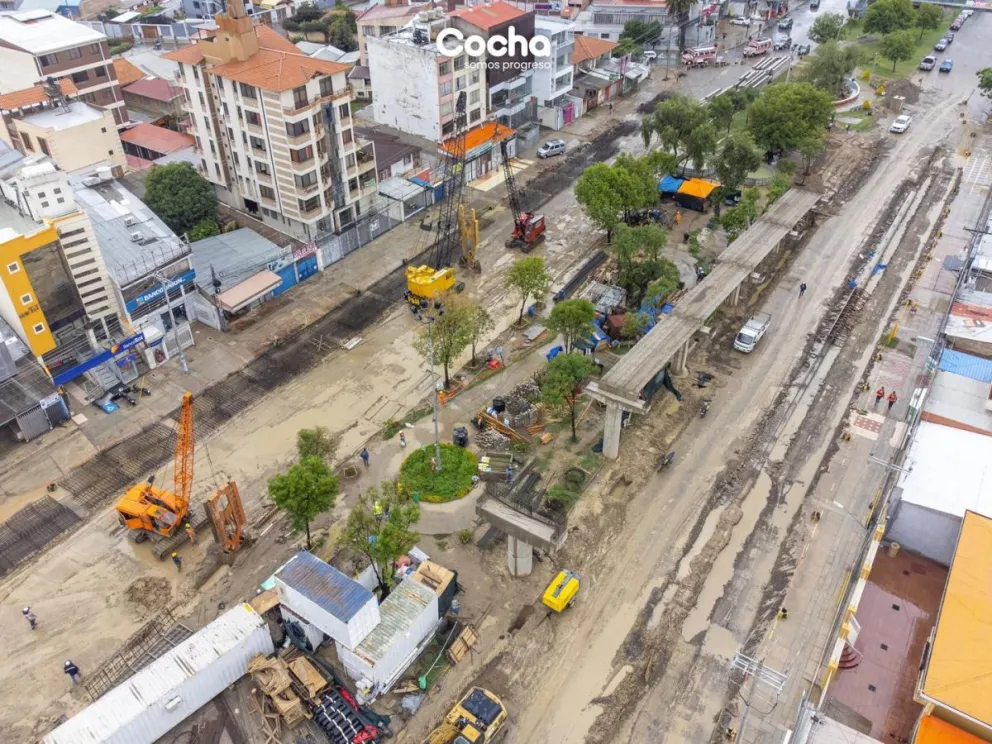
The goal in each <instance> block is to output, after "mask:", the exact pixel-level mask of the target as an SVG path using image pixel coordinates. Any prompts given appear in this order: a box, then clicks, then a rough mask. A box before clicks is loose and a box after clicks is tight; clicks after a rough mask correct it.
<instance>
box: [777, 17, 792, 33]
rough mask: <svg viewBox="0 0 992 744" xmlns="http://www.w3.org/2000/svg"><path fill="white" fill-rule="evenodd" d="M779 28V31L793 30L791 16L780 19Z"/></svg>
mask: <svg viewBox="0 0 992 744" xmlns="http://www.w3.org/2000/svg"><path fill="white" fill-rule="evenodd" d="M778 30H779V31H791V30H792V19H791V18H783V19H782V20H781V21H779V22H778Z"/></svg>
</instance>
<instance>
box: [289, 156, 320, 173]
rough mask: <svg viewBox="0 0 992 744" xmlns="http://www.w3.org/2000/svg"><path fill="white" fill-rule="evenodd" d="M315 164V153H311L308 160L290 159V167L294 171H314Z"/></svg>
mask: <svg viewBox="0 0 992 744" xmlns="http://www.w3.org/2000/svg"><path fill="white" fill-rule="evenodd" d="M313 166H314V161H313V155H311V156H310V157H309V158H307V159H306V160H302V161H300V160H293V159H292V158H290V159H289V167H290V168H292V169H293V170H294V171H300V172H302V173H306V172H307V171H312V170H313Z"/></svg>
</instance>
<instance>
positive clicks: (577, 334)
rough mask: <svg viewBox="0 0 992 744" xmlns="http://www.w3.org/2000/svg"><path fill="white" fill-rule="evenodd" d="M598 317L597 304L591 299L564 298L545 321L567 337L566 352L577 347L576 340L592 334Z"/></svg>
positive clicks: (556, 333)
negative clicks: (593, 324) (593, 325)
mask: <svg viewBox="0 0 992 744" xmlns="http://www.w3.org/2000/svg"><path fill="white" fill-rule="evenodd" d="M595 319H596V306H595V305H593V304H592V303H591V302H590V301H589V300H583V299H577V298H576V299H571V300H562V301H561V302H559V303H557V304H556V305H555V306H554V307H553V308H552V309H551V315H550V316H548V321H547V323H545V325H547V327H548V330H550V331H551V332H552V333H553V334H555V335H558V334H560V335H562V336H564V337H565V353H570V352H571V351H572V350H573V349H574V348H575V342H576V341H578V340H579V339H581V338H588V337H589V336H590V335H591V334H592V322H593V321H594V320H595Z"/></svg>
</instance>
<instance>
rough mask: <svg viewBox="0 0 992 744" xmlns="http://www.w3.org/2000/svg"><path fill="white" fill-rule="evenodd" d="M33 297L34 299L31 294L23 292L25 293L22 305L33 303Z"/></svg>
mask: <svg viewBox="0 0 992 744" xmlns="http://www.w3.org/2000/svg"><path fill="white" fill-rule="evenodd" d="M33 299H34V298H33V297H31V295H30V294H23V295H21V304H22V305H30V304H31V301H32V300H33Z"/></svg>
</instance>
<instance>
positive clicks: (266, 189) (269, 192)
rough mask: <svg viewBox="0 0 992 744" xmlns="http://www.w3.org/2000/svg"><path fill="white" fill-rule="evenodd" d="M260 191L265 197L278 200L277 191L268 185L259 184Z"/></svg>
mask: <svg viewBox="0 0 992 744" xmlns="http://www.w3.org/2000/svg"><path fill="white" fill-rule="evenodd" d="M258 193H259V194H261V195H262V198H263V199H271V200H272V201H275V200H276V192H275V191H273V190H272V189H270V188H269V187H268V186H262V185H259V187H258Z"/></svg>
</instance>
